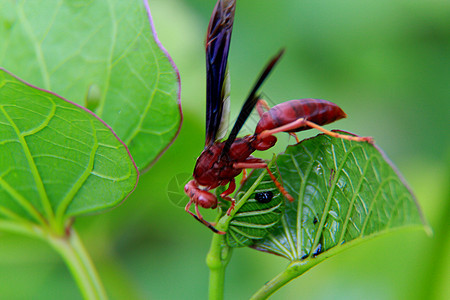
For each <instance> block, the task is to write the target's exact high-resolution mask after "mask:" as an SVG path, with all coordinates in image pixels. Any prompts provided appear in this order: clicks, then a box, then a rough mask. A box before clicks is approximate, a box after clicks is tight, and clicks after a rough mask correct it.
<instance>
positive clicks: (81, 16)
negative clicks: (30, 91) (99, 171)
mask: <svg viewBox="0 0 450 300" xmlns="http://www.w3.org/2000/svg"><path fill="white" fill-rule="evenodd" d="M37 12H39V13H37ZM0 36H1V37H2V38H1V39H2V42H1V43H0V65H1V66H2V67H5V68H6V69H8V70H9V71H11V72H13V73H14V74H17V75H18V76H19V77H20V78H23V79H24V80H26V81H27V82H30V83H32V84H34V85H36V86H39V87H41V88H44V89H46V90H51V91H53V92H55V93H57V94H59V95H61V96H63V97H64V98H66V99H71V100H72V101H74V102H76V103H78V104H83V105H85V106H87V107H89V109H96V111H95V112H96V113H97V115H98V116H99V117H101V118H102V119H103V120H104V121H105V122H106V123H108V124H109V125H110V126H111V127H112V128H113V129H114V130H115V131H116V133H117V135H118V136H119V137H120V138H121V139H122V140H123V141H124V142H125V143H126V144H127V145H128V146H129V148H130V152H131V154H132V155H133V157H134V159H135V161H136V164H137V165H138V167H139V169H141V170H142V169H144V168H146V167H147V166H148V165H150V164H151V163H152V162H154V161H155V159H157V158H158V157H159V156H160V155H161V154H162V152H163V151H164V150H165V149H166V148H167V147H168V145H169V144H170V143H171V142H172V141H173V139H174V138H175V136H176V134H177V133H178V131H179V128H180V125H181V111H180V104H179V95H178V93H179V89H180V87H179V78H178V77H179V76H178V72H177V70H176V67H175V65H174V63H173V62H172V60H171V59H170V57H169V55H168V54H167V53H166V51H165V50H164V49H163V48H162V46H161V44H160V43H159V41H158V39H157V37H156V33H155V31H154V29H153V24H152V20H151V17H150V10H149V8H148V4H147V1H142V0H133V1H122V0H111V1H86V0H76V1H57V0H45V1H25V0H22V1H2V2H1V3H0Z"/></svg>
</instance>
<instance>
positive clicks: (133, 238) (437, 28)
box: [0, 0, 450, 299]
mask: <svg viewBox="0 0 450 300" xmlns="http://www.w3.org/2000/svg"><path fill="white" fill-rule="evenodd" d="M214 3H215V1H212V0H210V1H206V0H184V1H183V0H154V1H150V8H151V10H152V14H153V17H154V22H155V26H156V30H157V31H158V35H159V38H160V40H161V42H162V43H163V45H164V46H165V48H166V49H167V50H168V52H169V53H170V54H171V56H172V58H173V59H174V61H175V63H176V64H177V66H178V68H179V70H180V73H181V80H182V105H183V111H184V114H185V122H184V124H183V128H182V130H181V133H180V135H179V137H178V139H177V140H176V141H175V143H174V145H173V146H172V147H171V148H170V149H169V150H168V151H167V152H166V154H165V155H164V156H163V157H162V158H161V159H160V160H159V161H158V162H157V163H156V164H155V166H154V167H153V168H152V169H151V170H150V172H148V173H147V174H145V175H144V176H142V179H141V181H140V183H139V186H138V188H137V190H136V192H135V193H134V195H132V196H131V197H130V198H129V199H128V200H127V201H126V202H125V203H124V204H123V205H122V206H120V207H118V208H117V209H114V210H112V211H111V212H109V213H106V214H103V215H96V216H89V217H85V218H80V219H78V220H77V222H76V224H75V226H76V227H77V229H78V230H79V233H80V235H81V237H82V238H83V239H84V242H85V244H86V245H87V248H88V250H89V251H90V253H91V254H92V256H93V259H94V261H95V262H96V266H97V268H98V270H99V272H100V276H101V277H102V278H103V280H104V285H105V288H106V289H107V291H108V294H109V295H110V297H111V299H125V298H127V299H139V298H145V299H148V298H155V299H176V298H184V299H186V298H194V297H195V298H203V299H204V298H206V295H207V281H208V269H207V267H206V265H205V263H204V259H205V255H206V253H207V251H208V247H209V242H210V236H211V233H210V231H209V230H207V229H205V228H204V226H201V225H199V224H198V222H195V221H194V220H193V219H192V218H191V217H190V216H189V215H187V214H186V213H185V212H184V210H183V209H182V207H180V206H176V205H173V204H172V203H171V202H170V201H169V199H168V197H167V193H166V192H167V191H166V187H167V184H168V182H169V181H170V179H171V178H172V177H173V176H175V175H176V174H180V173H191V172H192V169H193V166H194V163H195V160H196V158H197V156H198V155H199V153H200V152H201V150H202V148H203V140H204V128H203V126H204V105H205V104H204V99H205V96H204V94H205V92H204V91H205V74H204V73H205V70H204V69H205V66H204V46H203V41H204V35H205V32H206V27H207V24H208V20H209V16H210V13H211V11H212V8H213V6H214ZM281 47H286V54H285V56H284V57H283V60H282V61H281V63H280V65H279V66H278V67H277V69H276V70H275V71H274V72H273V74H272V75H271V77H270V78H269V80H268V82H267V83H266V85H265V87H264V88H263V90H264V92H265V94H266V95H267V97H268V98H269V101H270V102H272V103H278V102H282V101H285V100H289V99H293V98H306V97H315V98H322V99H326V100H330V101H333V102H335V103H337V104H339V105H340V106H341V107H342V108H343V109H344V110H345V111H346V113H347V114H348V115H349V117H348V119H346V120H343V121H339V122H338V123H335V124H332V125H330V126H328V128H339V129H343V130H348V131H351V132H355V133H357V134H359V135H363V136H364V135H370V136H373V137H375V140H376V141H377V144H378V145H379V146H380V147H381V148H383V149H384V150H385V152H386V153H387V154H388V155H389V156H390V158H391V159H392V160H393V161H394V163H396V165H397V166H398V167H399V169H400V171H401V172H402V173H403V175H404V176H405V177H406V179H407V180H408V181H409V183H410V185H411V187H412V188H413V190H414V191H415V193H416V195H417V198H418V199H419V202H420V204H421V206H422V207H423V210H424V214H425V216H426V217H427V219H428V221H429V222H430V224H431V226H432V227H433V229H434V230H435V234H434V236H433V237H432V238H430V237H428V236H426V235H425V233H424V232H423V231H417V230H400V231H397V232H395V233H392V234H390V235H387V236H383V237H382V238H379V239H375V240H372V241H370V242H367V243H364V244H362V245H360V246H358V247H355V248H352V249H350V250H347V251H345V252H344V253H342V254H340V255H338V256H335V257H333V258H332V259H330V260H329V261H327V262H325V263H323V264H321V265H320V266H318V267H316V268H314V269H312V270H311V271H310V272H308V273H306V274H305V275H303V276H301V278H300V279H296V280H295V281H293V282H292V283H291V284H289V285H287V286H286V287H285V288H283V289H282V290H281V291H280V292H279V293H277V294H275V295H274V297H273V298H272V299H287V298H291V299H292V298H299V297H300V296H301V297H303V298H312V297H313V298H314V299H330V298H332V299H341V298H342V299H361V298H364V299H402V298H403V299H405V298H406V299H424V298H427V299H431V298H435V299H445V298H447V299H448V298H449V295H450V287H449V285H448V281H449V278H450V261H449V259H448V253H449V251H450V239H449V232H448V228H449V227H448V225H449V224H448V222H449V221H448V220H450V216H449V215H448V214H449V213H450V209H448V206H449V204H448V203H449V201H450V200H449V198H450V187H449V184H448V182H450V168H449V165H450V137H449V130H448V129H449V124H448V120H449V119H450V101H449V99H448V98H449V94H450V87H449V83H448V82H449V78H450V67H449V66H450V54H449V53H450V51H449V50H450V2H449V1H445V0H430V1H407V0H379V1H371V2H366V1H356V0H351V1H350V0H349V1H337V0H335V1H331V0H324V1H311V0H308V1H306V0H305V1H298V0H286V1H276V2H275V1H269V0H260V1H243V0H242V1H238V3H237V11H236V21H235V25H234V33H233V38H232V43H231V53H230V72H231V83H232V90H231V97H232V118H231V119H233V114H234V115H237V113H238V111H239V107H240V105H241V103H242V100H243V99H244V97H245V95H246V93H247V92H248V89H249V88H250V86H251V84H252V82H253V80H254V79H255V77H256V75H257V73H258V72H259V71H260V68H261V67H262V66H263V65H264V63H265V62H266V60H267V59H268V58H269V57H270V56H271V55H272V54H274V53H275V52H276V51H277V50H279V49H280V48H281ZM253 126H254V125H253ZM251 129H252V125H251V123H250V125H249V130H251ZM308 134H309V135H313V134H314V135H315V134H316V132H311V133H307V134H302V135H301V136H300V137H301V138H303V137H306V136H308ZM279 140H280V143H279V144H280V145H279V146H278V148H277V149H278V151H282V149H283V147H284V146H285V145H286V143H287V142H288V141H289V138H288V137H287V135H286V136H284V135H281V136H280V139H279ZM291 142H292V140H291ZM283 143H284V145H283ZM271 153H272V151H266V152H265V153H261V155H260V153H257V154H256V155H257V156H260V157H266V158H268V157H270V156H271ZM204 215H205V217H206V218H208V217H209V219H210V220H211V218H212V217H213V216H214V214H211V213H210V212H206V211H205V213H204ZM0 241H1V242H0V282H1V283H2V284H0V298H2V299H24V298H33V299H57V298H63V297H64V299H79V297H80V296H79V292H78V291H77V287H76V286H75V283H74V282H73V281H72V279H71V277H70V274H69V272H68V271H67V269H66V267H65V265H64V264H63V263H62V260H61V259H60V258H59V257H58V256H57V255H56V254H55V253H54V252H53V251H52V250H51V249H50V248H48V247H47V246H46V245H44V244H42V243H39V242H37V241H34V240H30V239H28V238H24V237H20V236H13V235H7V234H2V235H1V236H0ZM30 251H32V254H30ZM446 254H447V257H446ZM233 256H234V257H233V259H232V260H231V262H230V265H229V267H228V270H227V277H226V278H227V279H226V283H225V297H226V298H227V299H236V298H238V299H242V298H247V297H248V296H249V295H251V294H252V293H253V292H254V291H256V289H258V288H259V287H260V286H261V285H263V284H264V283H265V282H266V281H267V280H269V279H271V278H272V277H273V276H274V275H276V274H277V273H278V272H280V271H281V270H282V269H283V267H284V266H285V264H286V262H285V261H284V260H283V259H282V258H279V257H272V256H271V255H267V254H264V253H258V252H256V251H254V250H251V249H238V250H237V251H235V252H234V255H233ZM6 283H7V284H6Z"/></svg>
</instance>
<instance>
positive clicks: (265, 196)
mask: <svg viewBox="0 0 450 300" xmlns="http://www.w3.org/2000/svg"><path fill="white" fill-rule="evenodd" d="M272 198H273V193H272V192H271V191H266V192H260V193H256V195H255V200H256V201H258V202H259V203H269V202H270V201H271V200H272Z"/></svg>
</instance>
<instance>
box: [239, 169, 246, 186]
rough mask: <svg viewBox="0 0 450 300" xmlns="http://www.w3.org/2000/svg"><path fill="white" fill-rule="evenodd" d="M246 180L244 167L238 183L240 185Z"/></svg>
mask: <svg viewBox="0 0 450 300" xmlns="http://www.w3.org/2000/svg"><path fill="white" fill-rule="evenodd" d="M246 180H247V170H246V169H244V170H242V179H241V181H240V182H239V183H240V184H241V185H242V184H244V182H245V181H246Z"/></svg>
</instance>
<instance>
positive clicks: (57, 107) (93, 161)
mask: <svg viewBox="0 0 450 300" xmlns="http://www.w3.org/2000/svg"><path fill="white" fill-rule="evenodd" d="M137 179H138V171H137V168H136V165H135V164H134V162H133V160H132V158H131V156H130V154H129V152H128V149H127V147H126V146H125V144H124V143H123V142H122V141H121V140H120V139H119V138H118V137H117V136H116V135H115V133H114V132H113V131H112V129H111V128H110V127H108V126H107V125H106V124H105V123H104V122H103V121H102V120H100V119H99V118H98V117H97V116H95V115H94V114H92V113H91V112H89V111H88V110H87V109H85V108H83V107H80V106H77V105H75V104H73V103H71V102H69V101H66V100H64V99H62V98H60V97H58V96H56V95H55V94H52V93H50V92H47V91H44V90H40V89H38V88H35V87H32V86H30V85H27V84H25V83H24V82H22V81H20V80H18V79H17V78H15V77H14V76H12V75H10V74H9V73H7V72H6V71H4V70H2V69H0V221H3V223H1V222H0V223H1V224H2V225H5V224H6V225H7V224H8V222H10V223H11V222H12V223H14V222H15V223H28V224H30V223H31V224H39V225H42V226H47V225H50V227H51V228H53V229H55V230H56V231H57V232H58V233H61V231H62V230H63V228H64V222H65V220H66V219H67V218H68V217H69V216H77V215H80V214H84V213H88V212H98V211H101V210H104V209H106V208H109V207H112V206H114V205H116V204H118V203H119V202H120V201H122V200H123V199H125V198H126V196H127V195H128V194H129V193H131V192H132V190H133V189H134V187H135V186H136V184H137ZM0 228H1V226H0Z"/></svg>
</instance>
